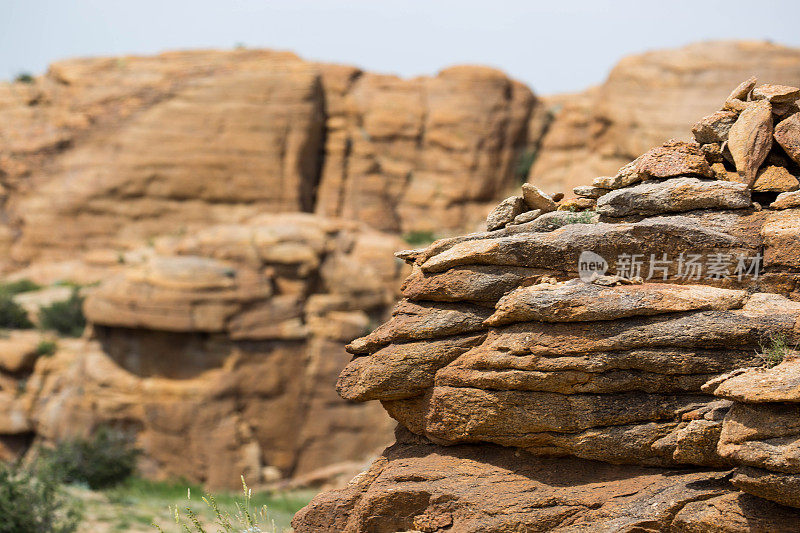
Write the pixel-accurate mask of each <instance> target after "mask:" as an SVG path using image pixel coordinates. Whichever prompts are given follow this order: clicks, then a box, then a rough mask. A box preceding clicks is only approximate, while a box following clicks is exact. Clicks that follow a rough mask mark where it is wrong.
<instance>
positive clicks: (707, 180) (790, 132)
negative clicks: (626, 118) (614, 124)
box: [487, 78, 800, 231]
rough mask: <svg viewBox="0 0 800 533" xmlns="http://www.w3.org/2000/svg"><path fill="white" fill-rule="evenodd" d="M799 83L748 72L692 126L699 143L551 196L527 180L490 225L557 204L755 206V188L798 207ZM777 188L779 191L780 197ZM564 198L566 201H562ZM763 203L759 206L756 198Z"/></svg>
mask: <svg viewBox="0 0 800 533" xmlns="http://www.w3.org/2000/svg"><path fill="white" fill-rule="evenodd" d="M798 99H800V89H798V88H796V87H788V86H784V85H769V84H765V85H759V86H756V78H750V79H749V80H746V81H745V82H743V83H742V84H741V85H739V86H738V87H737V88H736V89H734V91H733V92H732V93H731V94H730V96H729V97H728V98H727V100H726V101H725V104H724V106H723V109H722V110H720V111H718V112H716V113H714V114H712V115H709V116H707V117H704V118H702V119H701V120H700V121H699V122H697V123H696V124H695V125H694V126H693V127H692V133H693V134H694V138H695V141H696V142H685V141H679V140H670V141H667V142H666V143H664V144H663V145H662V146H659V147H656V148H654V149H652V150H650V151H649V152H647V153H645V154H643V155H642V156H640V157H639V158H637V159H636V160H634V161H632V162H630V163H628V164H627V165H625V166H623V167H622V168H621V169H620V170H619V171H618V172H617V174H616V175H614V176H609V177H605V176H604V177H599V178H595V180H594V181H593V182H592V185H591V186H586V185H583V186H579V187H575V188H574V189H573V193H574V194H575V196H576V198H571V199H561V198H560V197H563V195H560V196H559V197H555V198H554V197H553V196H549V195H547V194H545V193H543V192H542V191H540V190H539V189H537V188H536V187H534V186H533V185H530V184H525V185H523V195H522V196H512V197H510V198H507V199H506V200H504V201H503V202H502V203H501V204H500V205H499V206H498V207H497V208H495V210H494V211H492V213H490V215H489V217H488V218H487V230H488V231H493V230H497V229H500V228H503V227H508V226H512V225H518V224H525V223H528V222H531V221H533V220H535V219H536V218H538V217H539V216H541V215H542V214H544V213H548V212H551V211H555V210H557V209H558V210H565V211H566V210H568V211H584V210H596V211H597V213H598V214H599V215H601V216H604V217H610V218H623V217H636V216H650V215H655V214H660V213H675V212H685V211H693V210H697V209H742V208H747V207H751V205H753V204H752V202H751V193H755V194H756V195H757V196H758V199H759V200H764V199H766V200H768V205H769V207H770V208H771V209H787V208H792V207H798V206H800V190H798V189H800V181H798V176H800V107H798V104H797V101H798ZM776 194H777V196H776ZM558 200H561V201H558ZM755 207H756V208H760V204H758V203H756V204H755Z"/></svg>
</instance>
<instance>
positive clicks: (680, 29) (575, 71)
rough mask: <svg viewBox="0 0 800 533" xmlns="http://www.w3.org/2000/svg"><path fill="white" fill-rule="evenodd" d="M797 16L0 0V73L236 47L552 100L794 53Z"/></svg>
mask: <svg viewBox="0 0 800 533" xmlns="http://www.w3.org/2000/svg"><path fill="white" fill-rule="evenodd" d="M798 21H800V1H799V0H759V1H754V0H669V1H666V0H553V1H537V0H527V1H517V0H486V1H482V2H477V1H472V0H458V1H451V0H402V1H394V0H261V1H256V0H217V1H211V0H192V1H184V0H136V1H129V0H0V79H12V78H14V77H15V76H17V75H18V74H20V73H23V72H28V73H33V74H40V73H42V72H44V71H45V70H46V69H47V65H48V64H49V63H50V62H52V61H55V60H59V59H65V58H70V57H82V56H109V55H122V54H152V53H157V52H160V51H164V50H175V49H192V48H218V49H229V48H233V47H235V46H237V45H244V46H247V47H250V48H273V49H280V50H292V51H294V52H296V53H298V54H299V55H300V56H301V57H304V58H306V59H313V60H321V61H330V62H336V63H346V64H352V65H357V66H359V67H361V68H364V69H366V70H371V71H375V72H383V73H393V74H399V75H401V76H404V77H410V76H415V75H421V74H434V73H436V72H437V71H439V70H441V69H442V68H444V67H447V66H450V65H454V64H464V63H469V64H483V65H490V66H494V67H497V68H500V69H501V70H503V71H505V72H507V73H508V74H509V75H511V76H512V77H514V78H516V79H519V80H521V81H523V82H525V83H527V84H528V85H529V86H530V87H531V88H533V89H534V91H536V92H538V93H540V94H552V93H560V92H572V91H579V90H582V89H584V88H586V87H588V86H591V85H595V84H598V83H601V82H602V81H603V80H604V79H605V78H606V76H607V74H608V72H609V70H610V69H611V68H612V67H613V66H614V64H615V63H616V62H617V61H618V60H619V59H620V58H621V57H623V56H625V55H628V54H632V53H638V52H643V51H646V50H652V49H657V48H672V47H678V46H682V45H685V44H688V43H690V42H694V41H702V40H720V39H754V40H771V41H773V42H776V43H780V44H785V45H788V46H797V47H800V31H798Z"/></svg>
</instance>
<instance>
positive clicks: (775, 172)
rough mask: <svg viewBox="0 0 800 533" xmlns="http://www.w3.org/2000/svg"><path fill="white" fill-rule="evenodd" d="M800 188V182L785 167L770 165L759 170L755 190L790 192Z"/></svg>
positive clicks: (754, 185)
mask: <svg viewBox="0 0 800 533" xmlns="http://www.w3.org/2000/svg"><path fill="white" fill-rule="evenodd" d="M798 188H800V182H799V181H797V178H796V177H795V176H793V175H791V174H790V173H789V171H788V170H786V168H785V167H776V166H773V165H770V166H768V167H764V168H762V169H761V170H759V171H758V174H757V176H756V181H755V183H753V190H754V191H757V192H790V191H795V190H797V189H798Z"/></svg>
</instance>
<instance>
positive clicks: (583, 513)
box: [292, 437, 800, 533]
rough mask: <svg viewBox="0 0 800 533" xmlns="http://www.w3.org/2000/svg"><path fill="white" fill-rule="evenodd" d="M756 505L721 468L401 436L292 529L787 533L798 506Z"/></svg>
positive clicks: (309, 508) (317, 500)
mask: <svg viewBox="0 0 800 533" xmlns="http://www.w3.org/2000/svg"><path fill="white" fill-rule="evenodd" d="M403 440H406V441H407V440H409V439H408V438H407V437H406V438H404V439H403ZM487 487H492V491H491V494H492V497H487ZM756 501H761V500H757V499H756V498H754V497H752V496H749V495H742V494H741V493H739V492H737V491H735V489H733V488H731V486H730V485H729V484H728V483H727V482H726V481H725V475H724V473H712V474H708V473H700V472H685V471H684V472H674V473H671V472H667V471H665V470H661V469H653V468H630V467H626V468H622V467H618V466H613V465H608V464H603V463H597V462H593V461H584V460H576V459H563V458H557V459H549V458H541V457H535V456H532V455H530V454H527V453H525V452H516V453H515V452H513V451H511V450H509V449H506V448H499V447H494V446H466V445H462V446H454V447H448V448H441V447H435V446H433V445H431V444H430V443H428V442H425V441H420V442H413V443H406V442H403V441H401V443H398V444H396V445H394V446H393V447H391V448H389V449H387V450H386V452H384V455H383V456H382V457H381V458H379V459H378V460H377V461H376V462H375V463H373V465H372V467H371V468H370V469H369V470H368V471H367V472H365V473H364V474H362V475H361V476H360V477H358V478H357V479H355V480H353V482H352V483H351V484H350V485H349V486H347V487H346V488H344V489H342V490H340V491H336V492H330V493H326V494H322V495H319V496H317V497H316V498H315V499H314V500H312V502H311V503H310V504H309V505H308V506H307V507H306V508H304V509H303V510H301V511H300V512H299V513H298V514H297V515H296V516H295V519H294V521H293V522H292V526H293V527H294V529H295V531H297V532H298V533H305V532H309V533H310V532H312V531H313V532H315V533H316V532H323V531H331V532H333V531H337V532H338V531H346V532H355V531H373V532H376V533H380V532H387V533H388V532H392V531H410V530H416V531H445V530H452V531H463V532H465V533H467V532H472V533H478V532H500V531H513V530H524V531H559V532H579V531H609V532H610V531H644V530H648V531H685V532H696V531H732V532H746V531H751V530H749V529H747V527H748V524H753V525H755V526H756V529H754V530H752V531H780V532H788V531H793V529H792V528H793V527H795V524H796V521H797V520H798V517H800V514H798V511H796V510H789V509H786V508H783V507H780V506H777V505H775V504H770V503H768V502H764V504H763V505H758V504H757V503H756ZM723 502H724V503H723ZM723 525H724V527H725V529H723ZM729 526H730V527H729ZM759 527H761V529H758V528H759ZM708 528H718V529H708Z"/></svg>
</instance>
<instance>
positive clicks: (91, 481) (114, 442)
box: [40, 427, 140, 490]
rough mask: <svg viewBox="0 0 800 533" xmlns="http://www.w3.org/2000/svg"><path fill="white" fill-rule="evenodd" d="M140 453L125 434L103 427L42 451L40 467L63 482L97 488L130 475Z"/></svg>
mask: <svg viewBox="0 0 800 533" xmlns="http://www.w3.org/2000/svg"><path fill="white" fill-rule="evenodd" d="M139 454H140V451H139V450H138V449H136V448H135V447H134V446H133V444H132V443H131V441H130V439H128V438H127V437H126V436H125V435H124V434H122V433H121V432H119V431H115V430H113V429H110V428H107V427H101V428H99V429H98V430H97V431H95V433H94V435H92V437H90V438H88V439H85V438H74V439H69V440H65V441H62V442H60V443H58V445H56V446H55V447H54V448H52V449H43V450H41V458H40V468H41V470H42V471H43V472H46V473H47V474H48V475H49V476H50V477H52V478H53V479H56V480H59V481H61V482H63V483H80V484H84V485H87V486H88V487H89V488H91V489H95V490H96V489H103V488H108V487H113V486H114V485H117V484H119V483H122V482H124V481H125V480H126V479H128V478H130V477H131V476H132V475H133V474H134V472H136V459H137V458H138V456H139Z"/></svg>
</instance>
